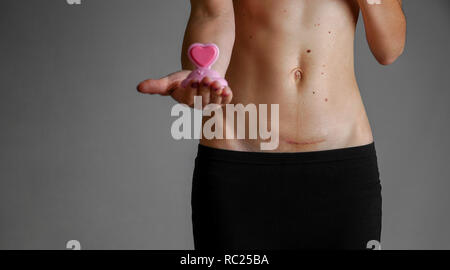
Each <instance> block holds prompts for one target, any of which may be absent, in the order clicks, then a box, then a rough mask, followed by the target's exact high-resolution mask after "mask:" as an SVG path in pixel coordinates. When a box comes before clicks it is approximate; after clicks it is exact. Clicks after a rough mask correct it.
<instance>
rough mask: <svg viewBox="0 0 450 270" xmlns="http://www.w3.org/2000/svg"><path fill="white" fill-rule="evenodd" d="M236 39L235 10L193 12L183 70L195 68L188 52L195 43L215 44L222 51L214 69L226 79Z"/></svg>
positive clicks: (182, 60)
mask: <svg viewBox="0 0 450 270" xmlns="http://www.w3.org/2000/svg"><path fill="white" fill-rule="evenodd" d="M234 39H235V22H234V12H233V10H232V9H231V10H228V11H224V12H220V13H218V14H211V13H208V12H205V10H195V9H193V11H192V12H191V16H190V18H189V22H188V24H187V27H186V32H185V36H184V42H183V51H182V57H181V63H182V67H183V69H188V70H192V69H194V68H195V67H194V66H193V64H192V63H191V62H190V61H189V58H188V55H187V50H188V48H189V46H190V45H191V44H193V43H197V42H198V43H215V44H216V45H217V46H218V47H219V49H220V57H219V59H218V60H217V62H216V63H215V64H214V66H213V67H212V68H213V69H214V70H215V71H217V72H218V73H219V74H220V75H221V76H222V77H225V74H226V71H227V69H228V65H229V63H230V58H231V53H232V51H233V45H234Z"/></svg>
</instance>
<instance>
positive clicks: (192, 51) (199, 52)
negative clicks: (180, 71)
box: [188, 43, 219, 68]
mask: <svg viewBox="0 0 450 270" xmlns="http://www.w3.org/2000/svg"><path fill="white" fill-rule="evenodd" d="M188 51H189V53H188V55H189V58H190V60H191V61H192V62H193V63H194V65H196V66H197V67H199V68H211V66H212V65H214V63H215V62H216V61H217V59H218V58H219V48H218V47H217V45H215V44H213V43H208V44H201V43H195V44H192V45H191V46H190V47H189V50H188Z"/></svg>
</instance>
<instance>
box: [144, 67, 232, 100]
mask: <svg viewBox="0 0 450 270" xmlns="http://www.w3.org/2000/svg"><path fill="white" fill-rule="evenodd" d="M190 73H191V71H188V70H183V71H179V72H175V73H172V74H169V75H167V76H166V77H163V78H161V79H158V80H154V79H148V80H145V81H143V82H141V83H140V84H139V85H138V86H137V90H138V91H139V92H141V93H144V94H150V95H154V94H158V95H161V96H169V95H170V96H171V97H172V98H173V99H175V100H176V101H177V102H179V103H182V104H186V105H188V106H189V107H194V96H202V106H203V108H204V107H205V106H206V105H208V104H219V105H225V104H228V103H230V102H231V100H232V98H233V93H232V91H231V89H230V87H225V88H222V87H221V84H220V83H219V82H218V81H212V80H211V79H210V78H208V77H205V78H203V80H202V81H200V82H198V81H191V82H190V83H189V86H188V87H186V88H183V87H182V86H181V82H182V81H183V80H184V79H186V78H187V76H188V75H189V74H190Z"/></svg>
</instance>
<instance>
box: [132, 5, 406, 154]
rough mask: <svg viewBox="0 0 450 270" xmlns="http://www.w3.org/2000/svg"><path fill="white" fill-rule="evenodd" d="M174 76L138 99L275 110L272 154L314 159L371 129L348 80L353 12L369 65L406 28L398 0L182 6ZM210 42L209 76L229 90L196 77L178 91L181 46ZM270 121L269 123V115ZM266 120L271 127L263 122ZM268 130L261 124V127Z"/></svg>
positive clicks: (388, 55) (256, 147)
mask: <svg viewBox="0 0 450 270" xmlns="http://www.w3.org/2000/svg"><path fill="white" fill-rule="evenodd" d="M191 3H192V11H191V12H192V13H191V18H190V21H189V23H188V26H187V29H186V36H185V42H184V46H183V47H184V49H183V54H182V55H183V57H182V63H183V69H184V71H181V72H176V73H174V74H171V75H169V76H168V77H165V78H162V79H159V80H152V79H150V80H146V81H144V82H142V83H141V84H140V85H139V86H138V90H139V91H140V92H143V93H149V94H162V95H171V96H172V97H173V98H175V100H177V101H179V102H181V103H185V104H188V105H190V106H192V104H193V96H194V95H201V96H202V97H203V99H204V100H203V101H204V105H206V104H208V103H217V104H222V105H223V104H227V103H232V104H244V105H246V104H250V103H253V104H280V119H279V127H280V133H279V138H280V142H279V146H278V148H277V149H275V150H273V151H275V152H304V151H318V150H327V149H336V148H345V147H351V146H358V145H365V144H369V143H371V142H372V141H373V136H372V131H371V127H370V124H369V121H368V118H367V115H366V112H365V109H364V105H363V102H362V100H361V96H360V93H359V88H358V84H357V82H356V78H355V72H354V64H353V62H354V58H353V55H354V48H353V42H354V34H355V29H356V23H357V20H358V15H359V12H360V11H362V15H363V17H364V22H365V29H366V36H367V40H368V42H369V46H370V48H371V51H372V53H373V55H374V56H375V58H376V59H377V60H378V62H379V63H381V64H383V65H388V64H391V63H393V62H394V61H395V60H396V59H397V57H398V56H399V55H401V53H402V52H403V48H404V43H405V32H406V22H405V18H404V15H403V12H402V9H401V1H399V0H382V4H381V5H371V4H369V3H368V2H367V1H366V0H314V1H312V0H234V1H231V0H192V1H191ZM194 42H202V43H207V42H214V43H216V44H218V46H219V47H220V49H221V57H220V59H219V61H218V62H217V63H216V64H215V66H214V67H213V68H214V69H216V70H217V71H218V72H219V73H221V74H222V75H225V77H226V79H227V80H228V82H229V85H230V87H226V88H223V89H221V88H220V85H219V84H218V83H217V82H212V81H211V80H210V79H209V78H205V79H204V80H203V81H202V82H192V84H191V87H188V89H183V88H181V87H180V86H179V84H180V82H181V81H182V80H183V79H184V78H186V76H187V75H188V74H189V70H192V68H193V67H192V65H191V64H190V63H189V61H187V57H186V53H185V52H186V49H187V46H189V45H190V44H192V43H194ZM269 115H270V114H269ZM268 121H271V119H268ZM269 126H270V125H269ZM260 142H261V141H260V140H259V139H258V140H250V139H244V140H242V139H240V140H238V139H211V140H207V139H201V141H200V143H201V144H203V145H207V146H210V147H215V148H223V149H230V150H239V151H261V150H260Z"/></svg>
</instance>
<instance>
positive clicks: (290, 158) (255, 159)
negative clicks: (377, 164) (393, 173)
mask: <svg viewBox="0 0 450 270" xmlns="http://www.w3.org/2000/svg"><path fill="white" fill-rule="evenodd" d="M368 157H373V158H376V150H375V143H374V142H372V143H370V144H366V145H361V146H352V147H346V148H337V149H330V150H320V151H310V152H246V151H236V150H228V149H220V148H213V147H209V146H205V145H201V144H199V145H198V152H197V158H199V159H201V160H208V159H210V160H219V161H225V162H238V163H259V164H279V163H314V162H330V161H341V160H350V159H362V158H368Z"/></svg>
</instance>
